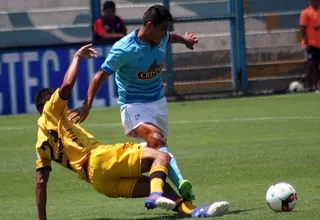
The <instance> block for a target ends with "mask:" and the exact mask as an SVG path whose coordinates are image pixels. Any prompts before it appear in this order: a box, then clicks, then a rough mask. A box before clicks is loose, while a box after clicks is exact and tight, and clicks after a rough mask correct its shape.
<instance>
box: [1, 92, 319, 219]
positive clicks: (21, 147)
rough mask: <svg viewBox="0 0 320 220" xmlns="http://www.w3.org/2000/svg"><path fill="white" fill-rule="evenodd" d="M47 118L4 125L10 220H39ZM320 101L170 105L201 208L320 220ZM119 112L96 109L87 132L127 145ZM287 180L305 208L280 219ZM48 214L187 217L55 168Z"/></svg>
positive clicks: (179, 152) (284, 98)
mask: <svg viewBox="0 0 320 220" xmlns="http://www.w3.org/2000/svg"><path fill="white" fill-rule="evenodd" d="M37 117H38V116H37V115H18V116H8V117H7V116H1V117H0V140H1V145H0V187H1V190H0V198H1V202H0V210H1V214H0V219H4V220H19V219H23V220H26V219H27V220H28V219H36V206H35V193H34V191H35V142H36V120H37ZM319 119H320V96H319V94H296V95H281V96H269V97H259V98H241V99H226V100H211V101H198V102H184V103H172V104H170V105H169V121H170V137H169V146H170V148H171V151H172V153H173V154H174V155H175V157H176V158H177V160H178V162H179V165H180V168H181V170H182V172H183V174H184V176H185V178H187V179H189V180H191V181H192V183H193V184H194V190H195V193H196V195H197V200H196V204H208V203H211V202H213V201H217V200H227V201H229V202H230V203H231V208H230V212H229V214H227V215H225V216H223V217H219V218H216V219H221V220H236V219H237V220H251V219H252V220H257V219H259V220H263V219H266V220H270V219H272V220H277V219H279V220H280V219H281V220H283V219H288V220H289V219H290V220H294V219H299V220H301V219H303V220H315V219H320V207H319V204H320V197H319V191H320V165H319V161H320V135H319V131H320V121H319ZM119 122H120V115H119V109H118V108H109V109H100V110H93V111H92V112H91V114H90V115H89V118H88V119H87V121H86V122H85V123H84V124H83V126H84V127H85V128H86V129H87V130H88V131H89V132H91V133H93V134H94V135H95V136H96V138H97V139H99V140H101V141H103V142H105V143H116V142H123V141H125V140H126V138H124V136H123V130H122V127H121V125H120V124H119ZM277 181H287V182H289V183H290V184H292V185H293V186H294V187H295V188H296V190H297V193H298V196H299V200H298V202H297V206H296V208H295V209H294V210H293V211H292V212H289V213H274V212H273V211H271V209H269V207H268V206H267V204H266V202H265V193H266V190H267V188H268V186H269V185H270V184H271V183H274V182H277ZM47 214H48V219H49V220H58V219H68V220H72V219H90V220H107V219H146V220H149V219H178V218H179V216H177V215H175V213H174V212H171V211H170V212H165V211H162V210H152V211H147V210H146V209H145V208H144V207H143V199H109V198H106V197H104V196H102V195H99V194H98V193H96V192H95V191H94V190H93V188H92V187H91V186H90V185H89V184H87V183H86V182H84V181H81V180H79V179H77V177H76V175H75V174H73V173H71V172H70V171H68V170H66V169H63V168H60V167H59V166H58V165H54V166H53V172H52V173H51V176H50V179H49V185H48V203H47Z"/></svg>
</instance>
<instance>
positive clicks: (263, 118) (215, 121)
mask: <svg viewBox="0 0 320 220" xmlns="http://www.w3.org/2000/svg"><path fill="white" fill-rule="evenodd" d="M316 118H320V116H291V117H289V116H288V117H285V116H284V117H282V116H279V117H250V118H248V117H244V118H229V119H209V120H181V121H170V122H169V124H197V123H200V124H201V123H223V122H248V121H253V122H254V121H277V120H282V121H283V120H302V119H316ZM118 126H121V123H99V124H97V123H86V124H84V126H83V127H118ZM27 129H36V125H20V126H19V127H10V126H8V127H0V131H11V130H12V131H18V130H27ZM0 136H1V135H0Z"/></svg>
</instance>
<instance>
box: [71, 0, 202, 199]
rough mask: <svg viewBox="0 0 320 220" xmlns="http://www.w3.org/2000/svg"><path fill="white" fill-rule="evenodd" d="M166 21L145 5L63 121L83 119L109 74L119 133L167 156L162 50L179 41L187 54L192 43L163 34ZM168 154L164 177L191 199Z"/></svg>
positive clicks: (159, 9)
mask: <svg viewBox="0 0 320 220" xmlns="http://www.w3.org/2000/svg"><path fill="white" fill-rule="evenodd" d="M172 20H173V18H172V15H171V14H170V12H169V11H168V10H167V9H166V8H165V7H163V6H161V5H154V6H152V7H150V8H149V9H148V10H147V11H146V12H145V13H144V16H143V26H142V27H141V28H140V29H138V30H136V31H133V32H132V33H130V34H128V35H127V36H125V37H123V38H122V39H121V40H119V41H118V42H117V43H115V44H114V45H113V47H112V49H111V51H110V53H109V55H108V57H107V58H106V60H105V61H104V63H103V64H102V66H101V68H100V70H99V71H98V72H97V73H96V75H95V77H94V79H93V80H92V82H91V84H90V86H89V89H88V93H87V97H86V100H85V101H84V104H83V106H82V107H80V108H78V109H75V110H74V111H72V112H71V113H70V116H69V119H70V120H71V119H75V118H78V119H77V121H78V122H82V121H84V120H85V119H86V118H87V116H88V114H89V111H90V109H91V105H92V102H93V99H94V97H95V95H96V93H97V92H98V90H99V88H100V87H101V85H102V83H103V82H104V81H105V80H106V79H107V78H108V77H109V76H110V75H112V74H114V75H115V80H116V83H117V86H118V93H119V98H118V103H119V104H120V105H121V107H120V111H121V120H122V125H123V127H124V130H125V134H126V135H127V136H129V137H133V138H141V139H143V140H144V141H145V143H146V144H147V146H148V147H151V148H154V149H159V150H161V151H164V152H168V153H169V151H168V146H167V137H168V105H167V101H166V98H165V93H164V87H163V83H162V68H163V61H164V57H165V51H166V46H167V44H169V43H181V44H184V45H185V46H186V47H187V48H189V49H191V50H192V49H193V47H194V45H195V44H196V43H198V40H197V38H196V37H195V36H194V35H193V34H189V33H188V32H186V34H185V35H184V37H182V36H179V35H177V34H174V33H169V32H168V27H169V25H170V23H171V22H172ZM169 154H170V153H169ZM170 156H171V161H170V166H169V174H168V177H169V179H170V180H171V181H172V182H173V184H174V185H175V186H176V187H177V188H178V189H179V192H180V194H181V195H182V197H184V198H185V199H187V200H189V201H192V200H194V199H195V196H194V194H193V192H192V185H191V183H190V182H189V181H188V180H185V179H184V178H183V177H182V175H181V173H180V170H179V168H178V165H177V162H176V160H175V158H174V157H173V155H172V154H170Z"/></svg>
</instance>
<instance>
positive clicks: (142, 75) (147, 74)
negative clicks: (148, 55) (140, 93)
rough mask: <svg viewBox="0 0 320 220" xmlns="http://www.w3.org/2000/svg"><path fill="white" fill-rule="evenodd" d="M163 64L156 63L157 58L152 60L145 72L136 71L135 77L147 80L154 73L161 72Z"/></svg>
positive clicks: (153, 75)
mask: <svg viewBox="0 0 320 220" xmlns="http://www.w3.org/2000/svg"><path fill="white" fill-rule="evenodd" d="M162 68H163V65H162V64H157V60H156V59H155V60H154V62H153V63H152V64H151V65H150V67H149V70H148V71H146V72H137V79H138V80H148V79H152V78H153V77H155V76H156V75H158V74H159V73H161V72H162Z"/></svg>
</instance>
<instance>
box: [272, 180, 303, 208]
mask: <svg viewBox="0 0 320 220" xmlns="http://www.w3.org/2000/svg"><path fill="white" fill-rule="evenodd" d="M266 200H267V203H268V205H269V207H270V208H271V209H272V210H273V211H275V212H289V211H291V210H292V209H293V208H294V207H295V205H296V202H297V193H296V190H295V189H294V188H293V186H291V185H290V184H289V183H286V182H280V183H275V184H272V185H271V186H270V187H269V189H268V191H267V194H266Z"/></svg>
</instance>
